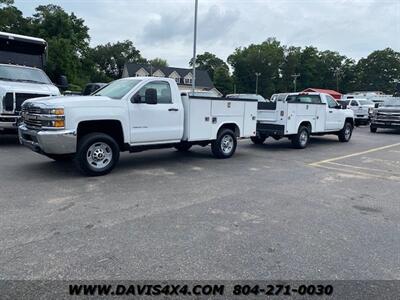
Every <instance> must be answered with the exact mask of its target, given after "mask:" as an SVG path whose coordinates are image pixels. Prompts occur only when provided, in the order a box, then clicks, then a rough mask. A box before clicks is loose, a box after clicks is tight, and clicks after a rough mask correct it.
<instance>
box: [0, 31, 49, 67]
mask: <svg viewBox="0 0 400 300" xmlns="http://www.w3.org/2000/svg"><path fill="white" fill-rule="evenodd" d="M46 57H47V42H46V41H45V40H43V39H40V38H35V37H30V36H24V35H18V34H12V33H7V32H1V31H0V63H2V64H13V65H22V66H29V67H35V68H39V69H43V68H44V66H45V65H46Z"/></svg>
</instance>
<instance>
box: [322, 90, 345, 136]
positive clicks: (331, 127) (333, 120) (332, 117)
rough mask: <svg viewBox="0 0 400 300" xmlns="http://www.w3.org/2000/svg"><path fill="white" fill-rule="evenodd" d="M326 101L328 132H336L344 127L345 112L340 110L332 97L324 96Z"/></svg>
mask: <svg viewBox="0 0 400 300" xmlns="http://www.w3.org/2000/svg"><path fill="white" fill-rule="evenodd" d="M324 96H325V99H326V103H327V106H326V130H328V131H336V130H340V129H342V127H343V124H344V121H343V116H344V115H343V112H342V110H341V109H338V103H337V102H336V101H335V99H333V97H332V96H329V95H324Z"/></svg>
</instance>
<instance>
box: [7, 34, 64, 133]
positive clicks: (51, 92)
mask: <svg viewBox="0 0 400 300" xmlns="http://www.w3.org/2000/svg"><path fill="white" fill-rule="evenodd" d="M46 49H47V43H46V41H44V40H42V39H37V38H33V37H27V36H21V35H16V34H10V33H5V32H0V132H2V131H7V130H15V131H16V130H17V123H18V120H19V115H20V112H21V105H22V103H23V102H24V101H25V100H27V99H31V98H37V97H45V96H58V95H60V91H59V89H58V88H57V87H56V86H55V85H54V84H53V83H52V82H51V80H50V79H49V77H48V76H47V75H46V73H45V72H44V71H43V68H44V65H45V57H46V51H47V50H46Z"/></svg>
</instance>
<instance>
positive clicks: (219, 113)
mask: <svg viewBox="0 0 400 300" xmlns="http://www.w3.org/2000/svg"><path fill="white" fill-rule="evenodd" d="M182 103H183V107H184V111H185V115H184V133H183V139H182V140H183V141H188V142H195V141H207V140H212V139H215V137H216V136H217V133H218V130H219V129H220V128H221V126H222V125H223V124H225V123H235V124H238V126H237V128H235V132H236V134H237V136H238V137H241V138H244V137H250V136H254V135H255V133H256V122H255V120H256V117H257V100H254V99H229V98H216V97H215V98H214V97H199V96H188V94H182ZM239 128H240V129H239Z"/></svg>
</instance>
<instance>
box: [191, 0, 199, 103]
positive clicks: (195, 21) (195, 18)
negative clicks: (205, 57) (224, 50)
mask: <svg viewBox="0 0 400 300" xmlns="http://www.w3.org/2000/svg"><path fill="white" fill-rule="evenodd" d="M198 8H199V1H198V0H195V8H194V37H193V78H192V92H193V95H194V91H195V89H196V46H197V10H198Z"/></svg>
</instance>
